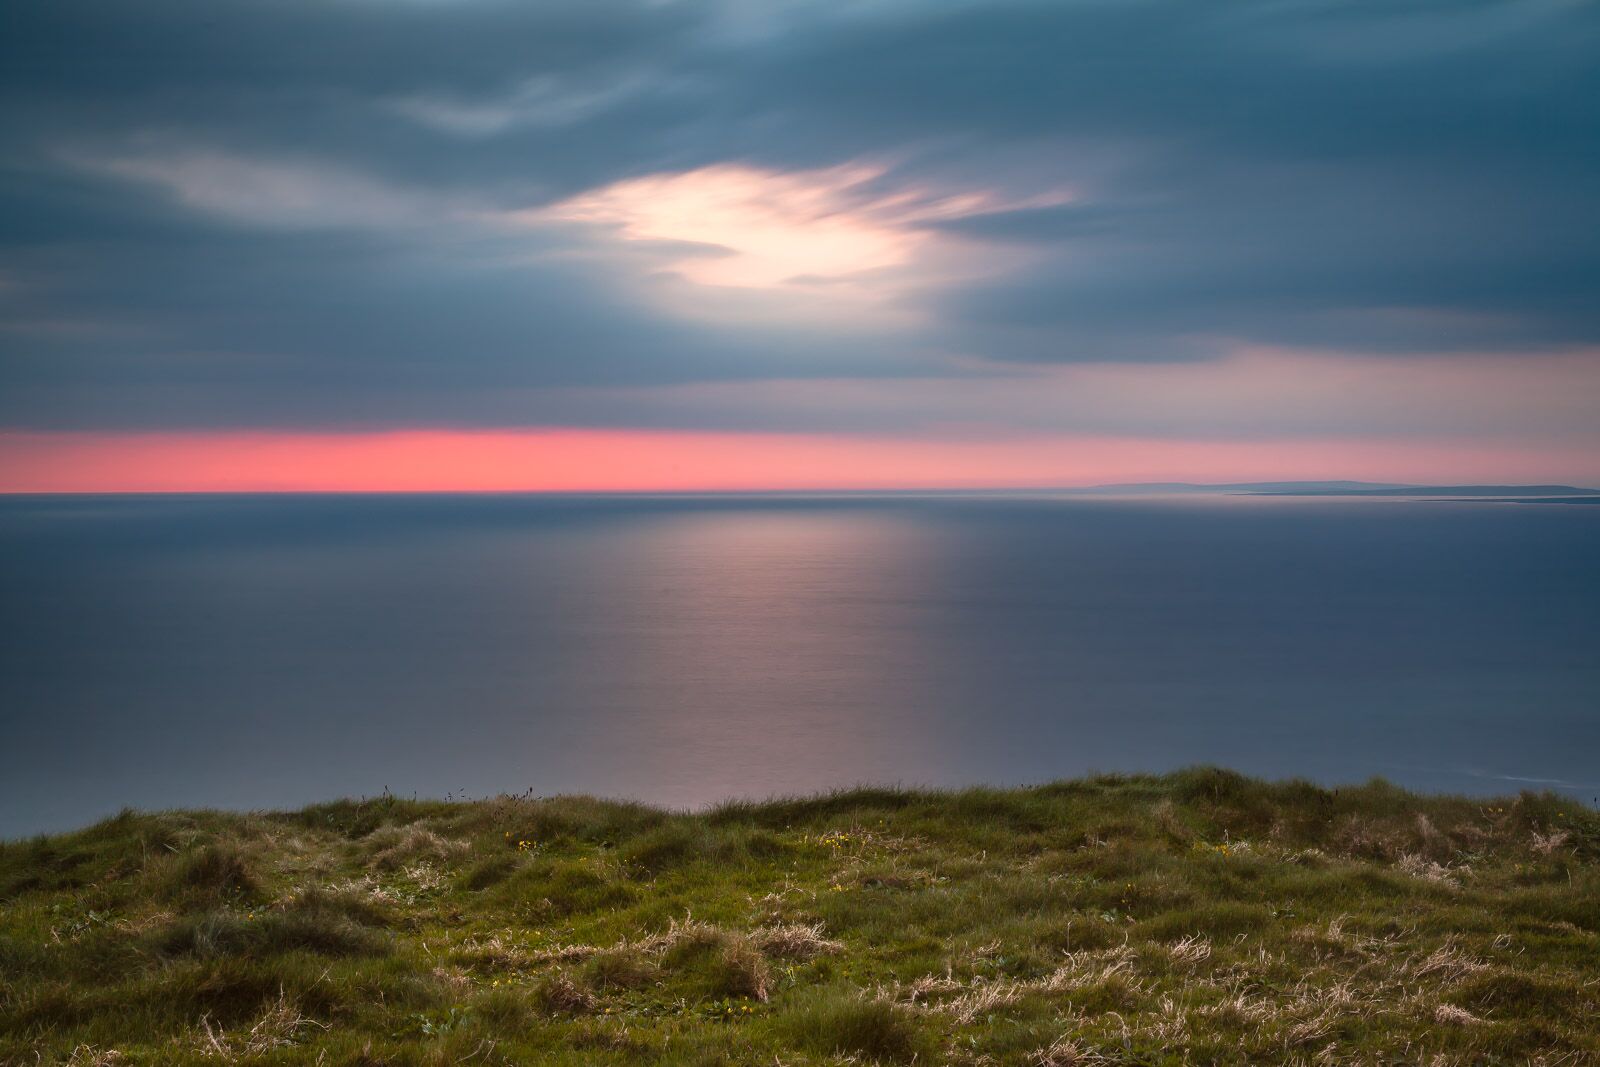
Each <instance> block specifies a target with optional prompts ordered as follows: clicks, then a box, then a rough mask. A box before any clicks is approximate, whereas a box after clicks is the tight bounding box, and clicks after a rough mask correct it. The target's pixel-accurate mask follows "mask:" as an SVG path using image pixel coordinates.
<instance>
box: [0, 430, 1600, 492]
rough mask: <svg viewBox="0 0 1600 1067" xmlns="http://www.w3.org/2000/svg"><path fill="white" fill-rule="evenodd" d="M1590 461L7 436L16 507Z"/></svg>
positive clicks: (1571, 470)
mask: <svg viewBox="0 0 1600 1067" xmlns="http://www.w3.org/2000/svg"><path fill="white" fill-rule="evenodd" d="M1591 466H1592V464H1591V461H1590V460H1589V458H1588V457H1586V456H1582V455H1573V454H1571V453H1569V452H1564V451H1559V450H1552V449H1548V448H1546V449H1530V448H1525V449H1518V448H1512V447H1506V446H1505V445H1504V444H1498V445H1492V444H1486V443H1483V442H1462V441H1437V440H1435V441H1414V440H1404V441H1402V440H1389V441H1385V440H1372V439H1360V440H1352V439H1345V440H1338V439H1317V440H1279V441H1178V440H1163V439H1151V438H1120V437H1084V436H1076V437H1074V436H1045V437H1030V438H1007V439H1002V440H993V439H984V440H962V439H928V438H920V439H908V438H893V437H869V436H850V435H820V434H758V433H700V432H674V431H659V430H631V429H622V430H581V429H537V430H499V431H465V430H402V431H392V432H378V433H303V432H237V431H219V432H193V433H0V493H58V492H157V493H160V492H408V491H409V492H423V491H455V492H504V491H550V492H561V491H568V492H583V491H593V492H622V491H655V492H674V491H729V490H808V489H809V490H827V489H937V488H950V489H959V488H1025V487H1034V486H1082V485H1093V484H1100V483H1106V482H1145V481H1188V482H1234V481H1270V480H1291V479H1325V478H1353V479H1363V480H1372V481H1395V482H1413V483H1427V482H1434V483H1457V482H1468V481H1470V482H1502V481H1503V482H1549V481H1574V480H1577V481H1580V482H1581V480H1582V478H1583V473H1582V472H1583V471H1584V470H1587V469H1590V467H1591Z"/></svg>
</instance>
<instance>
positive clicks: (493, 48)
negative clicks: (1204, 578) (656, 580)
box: [0, 0, 1600, 492]
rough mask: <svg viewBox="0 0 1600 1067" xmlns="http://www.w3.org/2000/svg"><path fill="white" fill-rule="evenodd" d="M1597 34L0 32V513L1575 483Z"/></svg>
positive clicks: (896, 1)
mask: <svg viewBox="0 0 1600 1067" xmlns="http://www.w3.org/2000/svg"><path fill="white" fill-rule="evenodd" d="M1597 293H1600V5H1597V4H1595V3H1593V2H1590V0H1439V2H1432V0H1428V2H1418V0H1344V2H1338V3H1330V2H1318V0H1227V2H1217V3H1196V2H1194V0H1048V2H1010V0H981V2H980V0H830V2H826V3H823V2H803V0H573V2H567V0H538V2H525V0H514V2H513V0H140V2H139V3H128V2H125V0H10V2H8V3H7V4H6V5H5V9H4V12H3V13H0V491H9V492H51V491H111V490H145V491H185V490H247V489H248V490H364V489H365V490H401V489H404V490H426V489H455V490H462V489H482V490H516V489H563V490H584V489H595V490H626V489H637V490H652V489H658V490H659V489H674V490H678V489H681V490H694V489H826V488H848V489H869V488H938V487H950V488H958V487H1004V486H1029V487H1035V486H1045V485H1086V484H1096V483H1103V482H1126V481H1222V482H1226V481H1240V480H1282V479H1291V478H1307V479H1330V478H1357V479H1369V480H1378V481H1400V482H1451V483H1454V482H1465V481H1487V482H1510V481H1527V482H1541V483H1544V482H1566V483H1576V484H1588V485H1600V299H1597Z"/></svg>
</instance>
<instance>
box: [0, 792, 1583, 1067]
mask: <svg viewBox="0 0 1600 1067" xmlns="http://www.w3.org/2000/svg"><path fill="white" fill-rule="evenodd" d="M1596 1018H1600V814H1597V813H1596V812H1594V811H1592V810H1590V809H1588V808H1584V807H1579V806H1576V805H1574V804H1572V803H1571V802H1569V801H1566V800H1563V799H1561V798H1558V797H1554V796H1550V795H1533V794H1524V795H1522V796H1520V797H1516V798H1509V799H1505V800H1495V801H1487V802H1485V801H1480V800H1468V799H1463V798H1455V797H1419V796H1415V795H1411V794H1408V793H1405V792H1403V791H1400V790H1398V789H1395V788H1393V787H1391V786H1389V785H1386V784H1384V783H1381V782H1374V783H1372V784H1369V785H1366V786H1362V787H1360V788H1354V789H1339V790H1326V789H1321V788H1318V787H1316V786H1312V785H1308V784H1306V783H1301V782H1290V783H1281V784H1269V783H1263V782H1259V781H1253V780H1250V779H1246V778H1243V777H1240V776H1238V775H1234V774H1230V773H1227V772H1224V771H1218V770H1213V769H1198V770H1193V771H1187V772H1182V773H1179V774H1175V775H1169V776H1165V777H1103V778H1094V779H1089V780H1084V781H1075V782H1063V783H1058V784H1053V785H1048V786H1042V787H1038V788H1030V789H1017V790H990V789H978V790H968V791H964V792H958V793H927V792H910V791H890V790H881V789H875V790H857V791H853V792H845V793H836V794H832V795H828V796H821V797H815V798H810V799H803V800H791V801H774V802H771V803H764V804H733V805H728V806H725V807H722V808H718V809H715V810H712V811H709V812H705V813H700V814H694V815H674V814H668V813H664V812H660V811H656V810H652V809H649V808H645V807H641V806H638V805H630V804H618V803H611V802H606V801H600V800H592V799H588V798H582V797H560V798H555V799H549V800H543V799H540V800H534V799H527V798H512V797H506V798H499V799H495V800H487V801H481V802H472V803H438V802H405V801H399V800H395V799H391V798H387V797H386V798H383V799H380V800H368V801H359V802H358V801H347V802H340V803H336V804H329V805H323V806H319V807H315V808H309V809H307V810H305V811H300V812H293V813H281V814H251V815H236V814H224V813H217V812H165V813H156V814H135V813H125V814H123V815H120V816H118V817H116V818H114V819H110V820H107V821H106V822H103V823H100V824H98V825H96V826H93V827H91V828H89V829H87V830H83V831H81V832H78V833H75V834H67V835H62V836H57V837H48V838H39V839H37V840H32V841H22V842H12V843H7V844H4V845H0V1063H3V1064H23V1063H26V1064H30V1065H31V1064H35V1063H40V1062H43V1063H65V1064H75V1065H89V1064H191V1063H192V1064H199V1063H218V1062H222V1063H250V1064H256V1063H259V1064H290V1063H306V1064H312V1063H315V1064H329V1065H339V1064H351V1065H358V1064H364V1065H379V1064H394V1065H407V1064H454V1063H468V1064H482V1065H492V1064H532V1063H538V1064H593V1063H621V1064H628V1063H640V1064H646V1063H649V1064H694V1065H708V1067H709V1065H716V1064H730V1065H731V1064H753V1063H765V1064H772V1063H781V1064H785V1065H799V1064H845V1063H868V1062H881V1063H913V1062H914V1063H918V1064H934V1063H952V1064H971V1065H974V1067H976V1065H979V1064H984V1065H999V1064H1028V1065H1033V1067H1065V1065H1068V1064H1109V1063H1129V1064H1184V1063H1194V1064H1209V1063H1235V1064H1259V1063H1304V1064H1313V1063H1346V1062H1348V1063H1391V1062H1394V1063H1401V1062H1403V1063H1427V1064H1436V1065H1440V1067H1445V1065H1450V1064H1462V1065H1467V1064H1474V1065H1475V1064H1494V1063H1507V1064H1510V1063H1548V1064H1552V1065H1554V1064H1558V1063H1559V1064H1583V1063H1600V1028H1597V1027H1596V1026H1595V1025H1594V1020H1595V1019H1596Z"/></svg>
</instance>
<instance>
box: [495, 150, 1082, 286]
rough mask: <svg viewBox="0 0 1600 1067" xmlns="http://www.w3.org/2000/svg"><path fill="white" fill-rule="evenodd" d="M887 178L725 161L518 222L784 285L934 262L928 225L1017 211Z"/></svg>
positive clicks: (699, 269)
mask: <svg viewBox="0 0 1600 1067" xmlns="http://www.w3.org/2000/svg"><path fill="white" fill-rule="evenodd" d="M887 173H888V170H887V168H886V167H884V166H881V165H878V164H868V163H850V164H845V165H842V166H837V167H830V168H826V169H821V170H806V171H791V172H780V171H774V170H767V169H763V168H759V167H753V166H748V165H745V164H740V163H725V164H718V165H715V166H709V167H702V168H699V169H698V170H691V171H685V172H681V173H672V174H654V175H649V176H646V177H643V178H633V179H628V180H625V181H620V182H615V183H613V184H611V185H607V186H604V187H602V188H599V189H594V190H591V191H589V192H586V193H582V194H580V195H578V196H575V197H571V198H569V199H567V200H563V201H561V202H560V203H557V204H554V205H552V206H551V207H548V208H545V209H542V210H540V211H536V212H529V213H525V214H524V215H523V216H522V217H523V218H524V219H525V220H526V221H530V222H550V221H558V222H576V223H592V224H598V225H603V226H608V227H612V228H614V230H615V231H616V233H617V234H618V235H619V236H620V237H621V238H622V239H623V240H624V241H646V242H649V241H654V242H672V243H679V244H684V245H688V246H692V247H690V248H687V249H685V250H683V251H682V252H681V253H680V254H676V255H674V256H673V258H672V259H671V262H670V268H671V269H672V270H673V271H675V272H676V273H678V274H679V275H681V276H682V277H683V278H685V279H686V280H688V281H690V282H693V283H695V284H698V285H705V286H721V287H731V288H745V289H788V288H809V287H815V286H818V285H828V286H838V285H841V284H850V283H855V284H858V285H860V286H868V287H870V286H871V285H874V284H878V283H882V282H883V280H884V276H885V275H889V274H894V273H896V272H901V273H903V272H906V271H908V270H909V269H910V268H913V267H927V266H929V265H930V264H929V263H928V260H929V259H931V258H932V256H931V253H932V252H933V250H934V246H935V245H937V244H939V243H940V242H941V241H946V240H948V239H947V238H945V237H943V236H942V235H941V234H939V233H938V231H937V230H935V229H933V228H932V227H930V226H929V225H928V224H930V223H934V222H938V221H941V220H946V219H955V218H961V217H965V216H969V215H977V214H983V213H985V212H992V211H1000V210H1006V209H1010V208H1015V207H1018V206H1024V205H1021V204H1017V203H1009V202H1006V201H1005V200H1004V199H1003V198H1002V197H1000V196H999V195H998V194H996V193H994V192H992V191H988V190H976V191H964V192H954V193H939V192H935V191H932V190H929V189H926V188H921V187H913V188H901V189H897V190H893V191H887V192H886V191H884V189H883V188H882V185H883V182H882V179H884V178H885V176H886V175H887ZM1066 199H1068V197H1067V196H1066V194H1053V195H1051V196H1050V197H1048V198H1045V199H1044V200H1040V199H1035V200H1033V201H1030V202H1029V204H1028V205H1027V206H1034V205H1037V204H1039V203H1042V202H1050V203H1062V202H1065V200H1066ZM902 280H904V279H902Z"/></svg>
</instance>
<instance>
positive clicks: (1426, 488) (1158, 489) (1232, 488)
mask: <svg viewBox="0 0 1600 1067" xmlns="http://www.w3.org/2000/svg"><path fill="white" fill-rule="evenodd" d="M1069 492H1075V493H1093V494H1102V493H1103V494H1120V493H1130V494H1131V493H1240V494H1244V495H1249V496H1392V497H1413V496H1422V497H1463V498H1468V497H1471V498H1478V497H1485V498H1493V499H1504V500H1527V499H1535V498H1543V499H1581V498H1590V497H1593V498H1597V499H1600V489H1586V488H1583V487H1581V486H1575V485H1404V484H1398V483H1388V482H1354V481H1324V482H1219V483H1210V484H1208V483H1203V482H1128V483H1117V484H1112V485H1095V486H1089V487H1088V488H1084V489H1074V490H1069Z"/></svg>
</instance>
